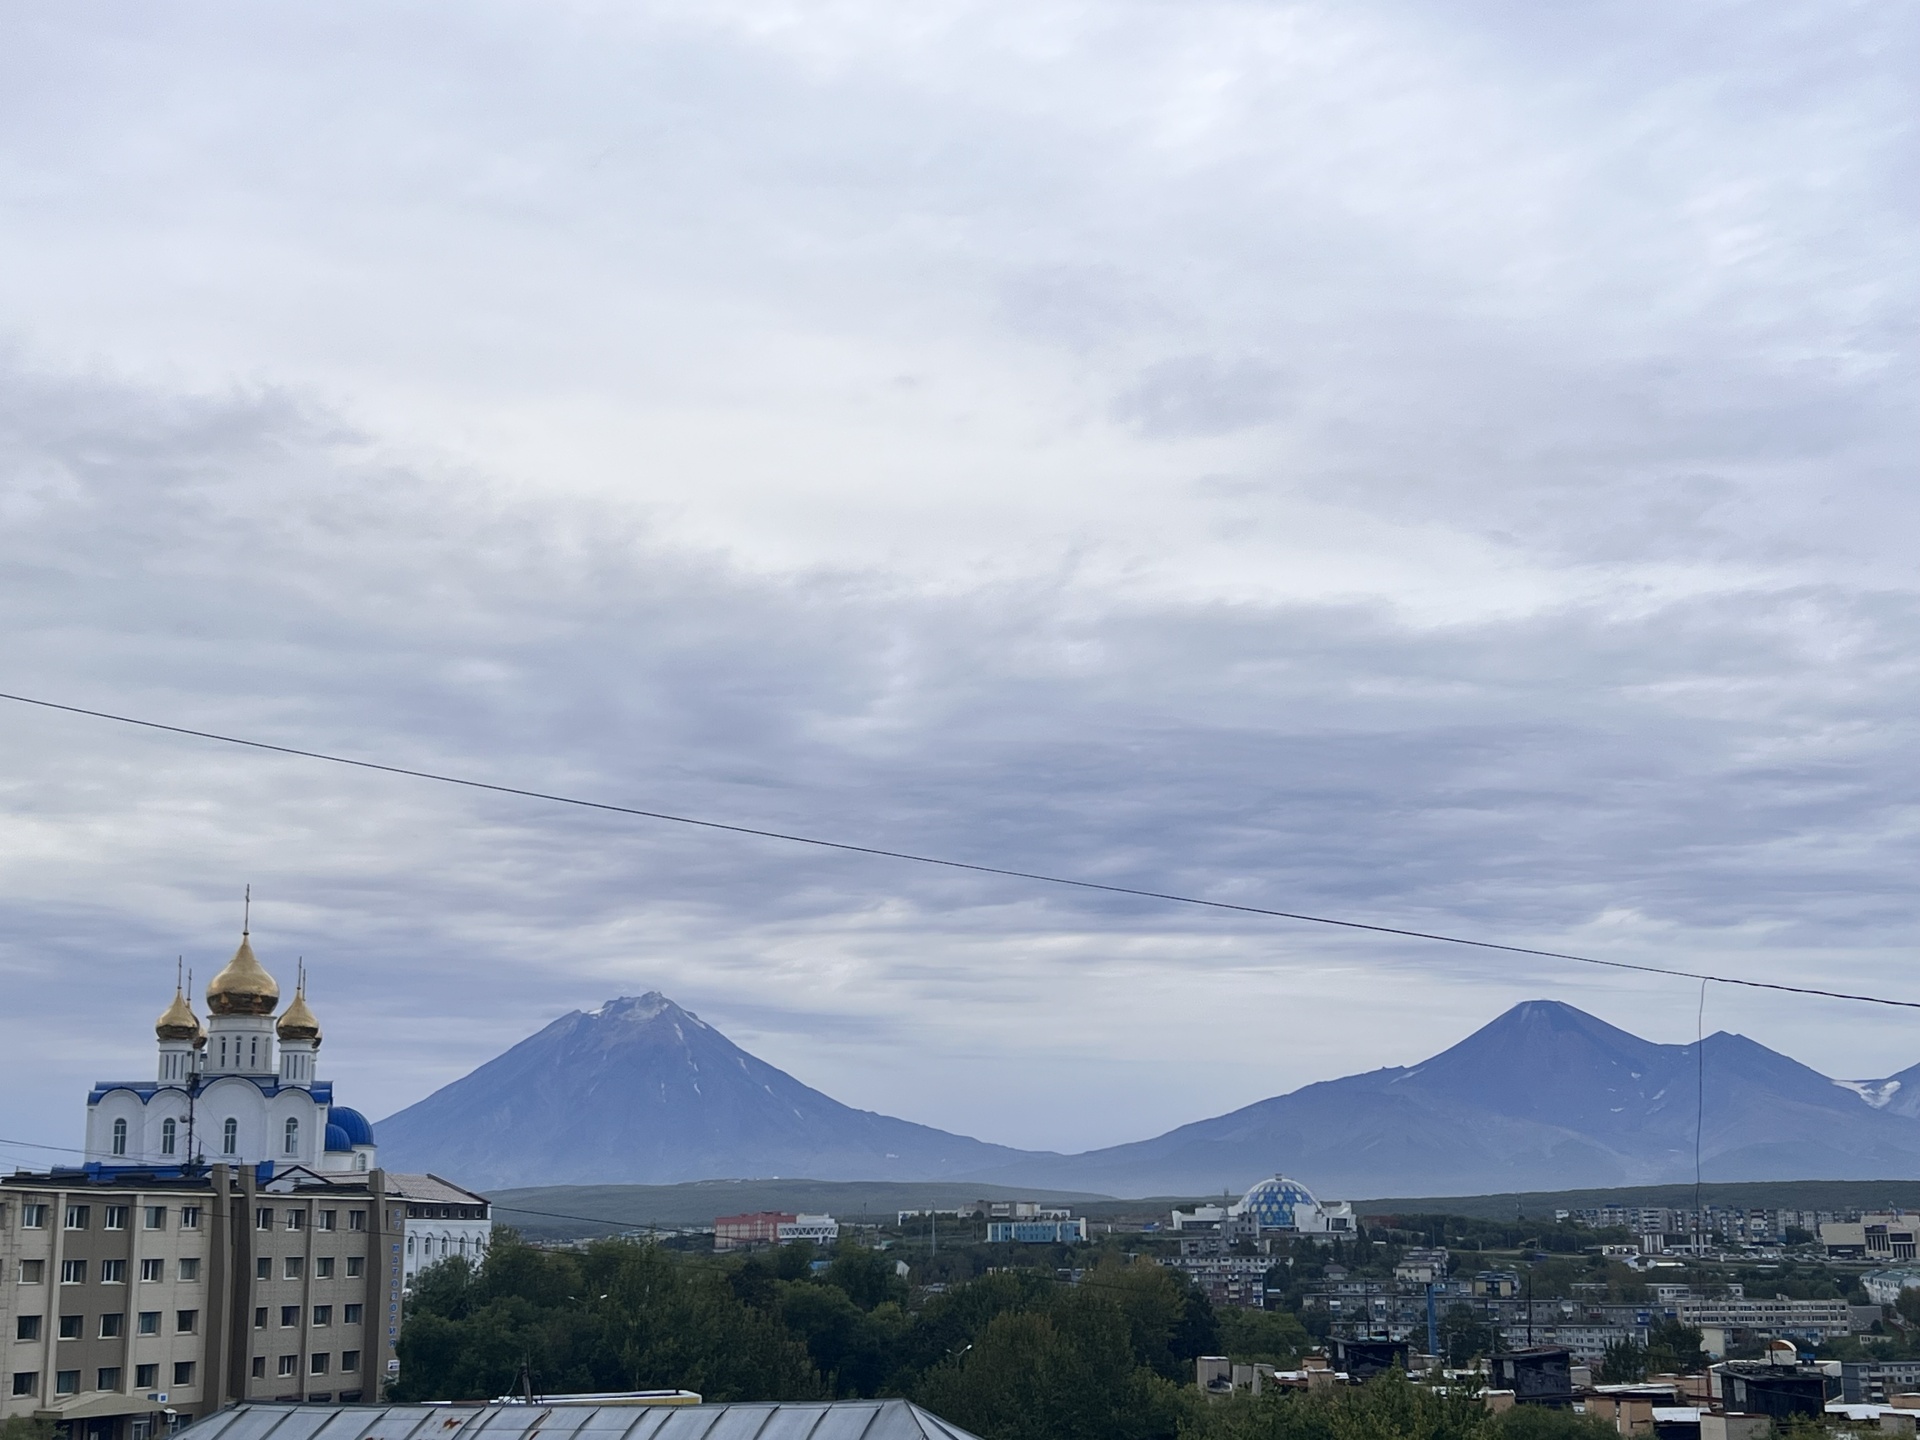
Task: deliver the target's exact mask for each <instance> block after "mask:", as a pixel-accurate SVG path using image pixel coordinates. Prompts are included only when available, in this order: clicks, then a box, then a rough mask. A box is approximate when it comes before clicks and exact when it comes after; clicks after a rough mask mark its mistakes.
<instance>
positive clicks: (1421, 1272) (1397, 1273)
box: [1393, 1250, 1448, 1285]
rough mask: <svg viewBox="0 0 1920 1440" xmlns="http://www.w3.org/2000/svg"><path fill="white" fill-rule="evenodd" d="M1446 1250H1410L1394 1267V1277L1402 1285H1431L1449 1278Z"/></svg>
mask: <svg viewBox="0 0 1920 1440" xmlns="http://www.w3.org/2000/svg"><path fill="white" fill-rule="evenodd" d="M1447 1263H1448V1257H1447V1252H1446V1251H1445V1250H1408V1251H1406V1252H1405V1253H1403V1254H1402V1255H1401V1257H1400V1262H1399V1263H1398V1264H1397V1265H1395V1266H1394V1267H1393V1278H1394V1279H1395V1280H1398V1281H1399V1282H1400V1283H1401V1284H1402V1285H1431V1284H1432V1283H1433V1282H1434V1281H1436V1280H1444V1279H1446V1278H1447Z"/></svg>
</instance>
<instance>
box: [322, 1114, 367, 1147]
mask: <svg viewBox="0 0 1920 1440" xmlns="http://www.w3.org/2000/svg"><path fill="white" fill-rule="evenodd" d="M335 1129H338V1130H339V1131H340V1133H341V1134H342V1135H345V1136H346V1137H347V1143H346V1145H345V1146H343V1147H342V1148H343V1149H351V1148H352V1147H353V1146H355V1145H371V1144H373V1126H371V1125H369V1124H368V1123H367V1117H366V1116H364V1115H362V1114H361V1113H360V1112H359V1111H358V1110H349V1109H348V1108H347V1107H346V1106H345V1105H334V1106H332V1107H330V1108H329V1109H328V1111H327V1132H328V1135H327V1148H328V1149H329V1150H331V1149H332V1148H333V1135H332V1132H333V1131H334V1130H335Z"/></svg>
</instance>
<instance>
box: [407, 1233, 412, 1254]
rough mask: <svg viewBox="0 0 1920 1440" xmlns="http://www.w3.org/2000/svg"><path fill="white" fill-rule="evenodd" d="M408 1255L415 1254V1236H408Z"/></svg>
mask: <svg viewBox="0 0 1920 1440" xmlns="http://www.w3.org/2000/svg"><path fill="white" fill-rule="evenodd" d="M407 1254H409V1255H411V1254H413V1236H411V1235H409V1236H407Z"/></svg>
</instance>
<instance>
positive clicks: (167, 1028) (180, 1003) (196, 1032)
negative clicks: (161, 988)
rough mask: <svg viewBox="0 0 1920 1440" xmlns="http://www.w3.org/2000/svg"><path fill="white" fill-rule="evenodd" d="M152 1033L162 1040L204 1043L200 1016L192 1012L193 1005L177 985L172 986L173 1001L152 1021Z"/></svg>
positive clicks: (204, 1036) (204, 1032)
mask: <svg viewBox="0 0 1920 1440" xmlns="http://www.w3.org/2000/svg"><path fill="white" fill-rule="evenodd" d="M153 1033H154V1034H155V1035H158V1036H159V1037H160V1038H161V1039H162V1040H191V1041H193V1042H195V1043H196V1044H204V1043H205V1041H206V1031H204V1030H202V1029H201V1028H200V1017H199V1016H198V1015H196V1014H194V1013H193V1006H191V1005H189V1004H188V1003H187V996H186V992H185V991H184V990H182V989H181V988H180V987H179V986H178V985H176V986H174V987H173V1003H172V1004H171V1005H169V1006H167V1008H166V1009H165V1010H164V1011H163V1012H161V1015H160V1018H159V1019H158V1020H156V1021H154V1022H153Z"/></svg>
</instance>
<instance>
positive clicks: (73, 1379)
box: [53, 1370, 80, 1395]
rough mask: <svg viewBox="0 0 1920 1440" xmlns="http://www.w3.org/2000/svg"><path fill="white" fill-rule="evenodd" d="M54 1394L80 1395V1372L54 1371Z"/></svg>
mask: <svg viewBox="0 0 1920 1440" xmlns="http://www.w3.org/2000/svg"><path fill="white" fill-rule="evenodd" d="M53 1393H54V1394H56V1395H78V1394H79V1393H80V1372H79V1371H78V1370H56V1371H54V1372H53Z"/></svg>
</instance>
